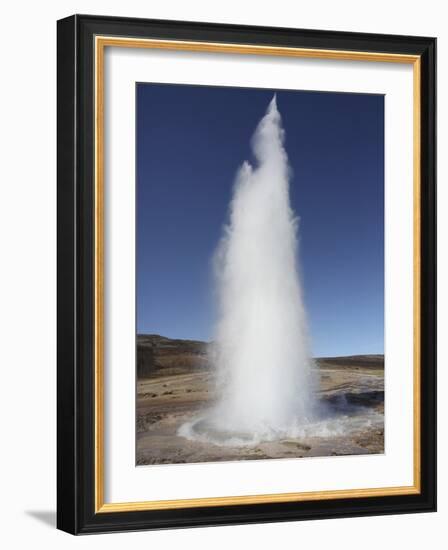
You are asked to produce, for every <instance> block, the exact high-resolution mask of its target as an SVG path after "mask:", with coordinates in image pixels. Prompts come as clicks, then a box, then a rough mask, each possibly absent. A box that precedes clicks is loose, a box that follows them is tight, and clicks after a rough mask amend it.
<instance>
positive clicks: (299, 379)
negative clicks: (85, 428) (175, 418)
mask: <svg viewBox="0 0 448 550" xmlns="http://www.w3.org/2000/svg"><path fill="white" fill-rule="evenodd" d="M283 140H284V131H283V129H282V125H281V116H280V113H279V111H278V109H277V103H276V97H275V96H274V97H273V99H272V101H271V103H270V104H269V107H268V109H267V112H266V114H265V116H264V117H263V118H262V120H261V121H260V123H259V125H258V128H257V129H256V132H255V134H254V137H253V142H252V147H253V152H254V155H255V158H256V160H257V165H256V166H254V167H253V166H251V165H250V164H249V163H248V162H245V163H244V164H243V166H242V167H241V169H240V171H239V174H238V176H237V179H236V183H235V187H234V191H233V198H232V201H231V205H230V220H229V223H228V225H227V226H226V227H225V229H224V235H223V238H222V241H221V243H220V244H219V247H218V250H217V253H216V261H215V267H216V283H217V292H218V299H219V318H218V322H217V325H216V331H215V339H214V345H213V346H212V348H213V351H212V358H211V359H212V363H213V365H214V366H215V368H216V374H217V395H218V401H217V403H216V404H215V406H214V407H213V408H212V409H211V410H209V411H208V412H207V413H206V414H205V415H204V416H202V417H201V418H198V419H196V421H194V422H193V423H191V424H189V426H187V425H186V426H184V427H183V429H182V430H181V432H183V435H186V436H187V437H188V436H189V437H194V434H195V436H196V437H206V438H207V439H211V440H214V441H215V442H216V441H218V442H223V443H225V442H233V443H237V442H239V441H241V443H243V442H246V443H248V442H250V441H254V442H256V441H260V440H263V439H275V438H278V437H284V436H286V435H288V434H293V433H294V432H296V430H299V431H300V429H301V427H303V426H304V425H306V424H308V423H309V421H310V419H311V416H312V413H313V408H314V407H313V401H314V382H313V375H312V359H311V358H310V353H309V346H308V336H307V322H306V313H305V310H304V305H303V298H302V289H301V284H300V277H299V271H298V255H297V248H298V243H297V231H298V220H297V218H296V217H295V214H294V212H293V211H292V210H291V206H290V201H289V179H290V170H289V166H288V158H287V155H286V151H285V149H284V146H283Z"/></svg>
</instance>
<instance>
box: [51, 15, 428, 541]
mask: <svg viewBox="0 0 448 550" xmlns="http://www.w3.org/2000/svg"><path fill="white" fill-rule="evenodd" d="M435 50H436V41H435V39H434V38H424V37H409V36H392V35H387V36H386V35H368V34H356V33H345V32H333V31H317V30H297V29H283V28H282V29H280V28H275V29H274V28H262V27H243V26H233V25H217V24H208V23H207V24H206V23H190V22H177V21H157V20H140V19H127V18H112V17H97V16H84V15H76V16H72V17H69V18H66V19H63V20H61V21H59V22H58V514H57V516H58V527H59V528H60V529H62V530H65V531H67V532H70V533H73V534H80V533H95V532H107V531H123V530H136V529H155V528H166V527H185V526H201V525H225V524H234V523H248V522H267V521H287V520H299V519H314V518H331V517H347V516H361V515H373V514H392V513H405V512H424V511H434V510H435V506H436V504H435V502H436V464H435V462H436V441H435V438H436V430H435V421H436V417H435V410H436V403H435V401H436V392H435V365H436V358H435V349H436V348H435V338H436V336H435V335H436V331H435V323H436V310H435V290H436V283H435V276H436V275H435V274H436V269H435V267H436V257H435V254H436V246H435V242H436V241H435V239H436V236H435V150H436V149H435Z"/></svg>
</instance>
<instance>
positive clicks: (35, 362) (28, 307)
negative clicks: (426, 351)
mask: <svg viewBox="0 0 448 550" xmlns="http://www.w3.org/2000/svg"><path fill="white" fill-rule="evenodd" d="M444 4H445V3H444V2H442V1H437V0H427V1H426V2H416V1H414V0H406V1H403V0H400V1H396V2H391V1H390V0H376V1H375V2H371V3H365V2H360V1H359V0H355V1H349V0H338V1H331V0H327V1H324V0H313V2H299V1H290V0H289V1H288V0H275V1H270V2H262V1H261V0H257V1H255V0H252V1H249V0H246V2H243V1H242V0H226V1H225V2H211V1H210V0H208V1H206V0H204V1H202V0H164V1H163V2H138V1H136V0H126V1H125V2H124V1H117V0H107V1H106V0H89V1H68V0H67V1H62V2H51V3H50V2H46V3H44V2H30V1H28V2H23V1H18V0H16V1H14V2H12V3H7V4H4V5H3V8H2V18H1V23H2V24H1V30H0V42H1V48H0V52H1V68H0V74H1V81H0V82H1V84H0V94H1V101H0V136H1V138H0V139H1V152H2V155H1V160H0V171H1V177H0V189H1V191H0V335H1V337H0V365H1V373H2V378H1V380H2V383H1V386H0V427H1V428H0V430H1V431H0V541H1V542H2V544H3V545H4V547H5V548H16V547H17V548H19V547H26V545H33V546H36V545H38V546H39V547H41V546H42V547H46V548H48V549H51V548H61V547H62V548H65V547H67V548H72V547H74V546H75V545H76V546H77V547H78V548H87V547H88V548H93V547H95V548H106V546H107V548H108V549H112V548H121V547H123V545H132V546H134V547H137V545H139V546H142V545H143V546H144V545H148V546H150V545H151V546H152V547H153V548H157V547H158V548H171V547H175V546H178V545H182V546H183V547H185V548H195V549H197V548H209V547H212V546H213V547H214V548H221V547H222V548H225V547H226V548H227V547H230V548H232V547H233V548H241V547H243V545H248V546H249V547H252V548H257V549H258V548H271V547H274V548H275V547H278V546H279V545H291V547H297V548H301V547H308V548H344V549H345V550H349V549H352V548H360V547H361V548H362V549H363V550H368V549H370V548H375V549H376V550H377V549H378V548H392V547H396V546H399V547H402V548H406V549H414V548H415V549H417V548H422V547H424V546H430V547H431V548H436V549H437V548H446V546H445V545H446V540H447V534H446V532H447V531H446V530H447V522H448V497H447V489H448V482H447V479H448V476H447V471H446V468H445V467H444V465H445V464H446V463H447V459H448V445H447V438H446V433H447V429H446V424H445V422H446V421H447V420H448V414H447V412H448V404H447V399H446V398H444V391H445V389H446V388H448V374H447V369H446V366H447V359H448V345H447V341H448V339H447V338H446V332H447V329H448V318H447V314H446V310H447V308H448V300H447V294H448V293H447V287H448V285H446V284H444V282H445V281H447V280H448V258H447V250H448V246H447V242H446V235H447V234H448V214H447V211H448V192H447V185H446V184H447V176H448V173H447V160H446V155H445V154H444V152H445V151H446V149H447V147H448V139H447V99H446V98H448V75H447V72H448V30H447V26H446V22H445V23H444V20H445V19H446V16H445V13H444V11H445V10H444V9H443V7H444ZM73 13H92V14H103V15H122V16H135V17H149V18H162V19H185V20H193V21H194V20H197V21H216V22H222V23H242V24H254V25H272V26H291V27H303V28H318V29H332V30H346V31H362V32H373V33H392V34H411V35H412V34H414V35H428V36H437V37H438V39H439V42H438V50H439V67H438V68H439V78H438V80H439V86H438V97H439V109H438V110H439V133H438V135H439V151H441V154H440V158H439V260H438V265H439V281H440V284H439V342H440V343H439V388H440V389H439V395H440V405H439V426H440V429H439V465H440V468H439V492H440V495H439V512H438V513H437V514H419V515H409V516H406V515H404V516H389V517H376V518H358V519H348V520H347V519H345V520H326V521H310V522H300V523H286V524H270V525H258V526H239V527H220V528H206V529H190V530H178V531H163V532H153V533H130V534H120V535H97V536H91V537H82V538H75V537H71V536H69V535H66V534H64V533H61V532H58V531H56V530H55V528H54V510H55V465H56V461H55V452H56V451H55V427H56V418H55V410H56V398H55V384H56V376H55V369H56V363H55V357H56V354H55V344H56V339H55V334H56V316H55V310H56V300H55V291H56V276H55V272H56V263H55V251H56V211H55V205H56V177H55V175H56V157H55V153H56V131H55V130H56V20H57V19H59V18H62V17H65V16H67V15H71V14H73ZM4 543H6V544H4ZM143 546H142V547H143Z"/></svg>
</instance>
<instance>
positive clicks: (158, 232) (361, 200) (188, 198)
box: [136, 83, 384, 356]
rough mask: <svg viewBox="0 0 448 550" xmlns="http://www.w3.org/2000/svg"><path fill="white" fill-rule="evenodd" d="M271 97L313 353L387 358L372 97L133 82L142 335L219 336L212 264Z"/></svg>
mask: <svg viewBox="0 0 448 550" xmlns="http://www.w3.org/2000/svg"><path fill="white" fill-rule="evenodd" d="M274 91H275V92H277V104H278V108H279V111H280V113H281V115H282V118H283V126H284V128H285V131H286V143H285V146H286V150H287V153H288V156H289V161H290V164H291V167H292V169H293V179H292V182H291V203H292V207H293V209H294V211H295V213H296V214H297V215H298V216H299V218H300V226H299V227H300V261H301V271H302V274H303V284H304V295H305V301H306V307H307V310H308V316H309V324H310V332H311V338H312V348H313V353H314V355H315V356H332V355H349V354H358V353H383V349H384V341H383V331H384V319H383V318H384V308H383V302H384V137H383V136H384V98H383V96H381V95H370V94H369V95H366V94H346V93H326V92H325V93H324V92H308V91H306V92H302V91H282V90H257V89H248V88H220V87H208V86H178V85H164V84H146V83H144V84H138V85H137V92H136V93H137V159H136V162H137V332H138V333H157V334H162V335H164V336H169V337H175V338H189V339H200V340H209V339H210V338H211V336H212V327H213V295H212V278H211V263H210V262H211V257H212V254H213V252H214V250H215V248H216V245H217V243H218V240H219V238H220V235H221V230H222V226H223V224H224V223H225V222H226V221H227V212H228V203H229V199H230V198H231V191H232V186H233V182H234V177H235V174H236V171H237V170H238V168H239V166H240V165H241V163H242V162H243V161H244V160H245V159H249V160H253V157H252V154H251V150H250V139H251V136H252V134H253V132H254V130H255V127H256V125H257V123H258V121H259V120H260V118H261V117H262V116H263V114H264V112H265V110H266V108H267V106H268V103H269V101H270V100H271V98H272V95H273V92H274Z"/></svg>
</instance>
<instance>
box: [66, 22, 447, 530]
mask: <svg viewBox="0 0 448 550" xmlns="http://www.w3.org/2000/svg"><path fill="white" fill-rule="evenodd" d="M98 35H101V36H109V35H110V36H120V37H132V38H155V39H163V40H186V41H200V42H213V43H226V44H240V43H241V44H253V45H257V46H274V47H294V48H311V49H325V50H334V51H347V52H351V51H353V52H355V51H356V52H380V53H387V54H404V55H414V56H419V58H420V67H421V84H420V98H421V118H420V129H421V133H420V143H421V149H420V167H421V172H420V177H421V194H420V216H421V225H420V229H421V231H420V238H421V241H420V251H421V271H420V281H421V285H420V286H421V288H420V327H419V328H420V343H421V346H420V353H421V369H420V381H419V382H420V387H421V407H420V428H421V429H420V441H421V463H420V491H419V492H418V494H407V495H388V496H367V497H359V496H358V497H356V498H336V499H329V500H327V499H322V500H319V499H317V500H309V501H298V502H272V503H259V504H233V505H230V506H229V505H222V506H216V505H215V506H204V507H197V506H196V507H186V508H175V509H159V510H143V509H136V510H133V511H129V510H128V511H109V512H108V511H103V512H101V513H98V511H97V510H96V507H95V475H96V470H95V433H94V432H95V422H94V419H95V407H96V403H95V375H94V361H95V355H94V353H95V342H94V330H95V323H94V315H95V287H94V277H95V241H94V231H95V215H96V214H95V204H94V174H95V168H94V165H95V127H94V124H95V122H94V103H95V101H94V87H95V77H94V62H95V59H94V48H93V43H94V39H95V36H98ZM57 47H58V61H57V71H58V76H57V92H58V107H57V117H58V124H57V145H58V153H57V162H58V166H57V178H58V202H57V207H58V218H57V231H58V248H57V252H58V262H57V269H58V292H57V301H58V305H57V315H58V338H57V346H58V352H57V360H58V373H57V374H58V376H57V379H58V382H57V392H58V399H57V416H58V427H57V437H58V456H57V470H58V472H57V493H58V505H57V526H58V528H59V529H62V530H64V531H67V532H69V533H72V534H81V533H99V532H112V531H128V530H139V529H161V528H173V527H192V526H206V525H230V524H239V523H256V522H273V521H291V520H305V519H322V518H337V517H354V516H367V515H385V514H400V513H411V512H430V511H435V509H436V210H435V202H436V145H435V144H436V126H435V117H436V39H435V38H428V37H411V36H395V35H380V34H358V33H348V32H335V31H320V30H303V29H300V30H299V29H287V28H267V27H251V26H241V25H222V24H213V23H192V22H184V21H160V20H143V19H130V18H124V17H100V16H89V15H74V16H71V17H68V18H66V19H62V20H60V21H58V24H57Z"/></svg>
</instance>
